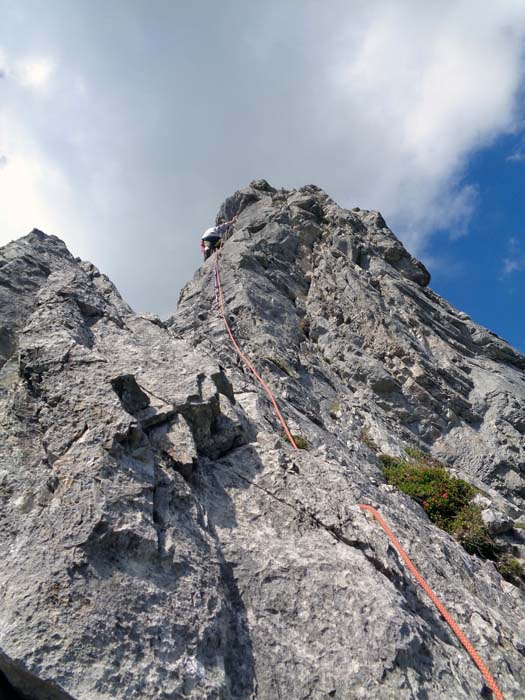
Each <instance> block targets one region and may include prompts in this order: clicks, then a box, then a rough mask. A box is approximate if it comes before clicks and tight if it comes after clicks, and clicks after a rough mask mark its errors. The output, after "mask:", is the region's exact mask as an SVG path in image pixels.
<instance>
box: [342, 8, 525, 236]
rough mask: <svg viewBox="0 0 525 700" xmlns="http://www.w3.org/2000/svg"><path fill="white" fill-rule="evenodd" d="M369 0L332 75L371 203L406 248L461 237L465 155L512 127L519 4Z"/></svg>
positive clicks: (523, 28)
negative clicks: (355, 117) (353, 119)
mask: <svg viewBox="0 0 525 700" xmlns="http://www.w3.org/2000/svg"><path fill="white" fill-rule="evenodd" d="M371 5H372V9H369V10H368V11H366V12H363V13H362V16H361V17H360V18H359V19H360V21H356V22H355V23H354V26H351V27H350V29H349V30H347V42H346V43H347V45H348V48H346V46H345V47H344V49H343V50H342V51H340V54H341V56H340V61H339V65H338V67H337V70H336V71H335V73H334V76H335V80H336V84H337V85H338V87H339V89H340V90H341V91H343V92H344V93H345V94H346V109H347V113H349V114H350V113H352V112H353V113H356V112H357V113H361V115H362V118H361V120H360V121H359V136H360V138H361V140H362V142H363V143H364V144H365V146H366V148H367V149H368V152H369V158H370V159H371V160H372V161H373V162H374V163H375V164H376V166H377V179H378V182H377V185H376V191H375V193H374V194H375V198H376V200H377V204H376V206H379V207H381V208H382V209H384V210H385V214H387V215H390V216H393V217H394V219H395V221H396V222H397V225H398V226H401V227H402V228H403V230H404V232H405V234H406V235H407V236H408V237H409V238H410V239H411V240H412V245H414V244H417V243H418V242H421V241H422V239H424V238H425V236H426V235H427V234H428V233H429V232H430V231H432V230H433V229H436V228H447V227H451V228H453V229H455V230H456V232H459V233H462V232H464V230H465V227H466V225H467V223H468V220H469V218H470V215H471V212H472V210H473V208H474V206H475V198H476V195H475V188H473V186H472V185H469V184H467V185H466V186H465V185H464V184H462V182H461V176H462V174H463V169H464V167H465V165H466V162H467V158H468V156H469V155H470V154H471V153H472V152H473V151H475V150H476V149H478V148H480V147H484V146H488V145H490V144H491V143H492V141H493V140H494V139H495V138H496V137H497V136H499V135H501V134H504V133H512V132H514V131H516V130H517V128H518V127H519V125H520V119H519V115H518V103H517V97H518V92H519V88H520V84H522V80H523V62H522V56H523V39H524V36H525V3H522V2H513V1H512V0H509V1H507V2H501V3H494V4H491V5H490V6H487V7H484V9H483V12H480V11H479V3H477V2H475V1H471V0H459V1H457V2H425V3H420V2H412V1H411V0H405V1H404V2H398V3H395V4H392V3H388V2H376V3H373V4H372V3H371ZM356 26H357V27H358V29H356V28H355V27H356ZM522 120H523V115H522V117H521V121H522ZM350 138H351V137H350ZM374 141H375V143H374ZM360 150H362V148H361V149H360V148H359V146H358V148H357V157H363V156H362V155H361V154H360ZM369 178H370V175H369ZM366 186H368V187H369V189H370V190H371V191H373V189H374V185H373V184H372V183H371V182H369V183H367V185H366Z"/></svg>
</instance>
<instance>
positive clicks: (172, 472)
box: [0, 180, 525, 700]
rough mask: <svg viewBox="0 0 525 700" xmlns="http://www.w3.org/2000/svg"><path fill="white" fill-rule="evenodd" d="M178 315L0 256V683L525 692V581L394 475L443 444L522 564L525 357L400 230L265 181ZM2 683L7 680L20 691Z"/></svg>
mask: <svg viewBox="0 0 525 700" xmlns="http://www.w3.org/2000/svg"><path fill="white" fill-rule="evenodd" d="M233 215H237V216H238V219H237V222H236V224H235V227H234V229H233V231H232V233H231V236H230V238H229V239H228V240H227V242H226V244H225V246H224V248H223V250H222V252H221V256H220V266H221V276H222V281H223V289H224V295H225V301H226V304H227V309H228V317H229V320H230V323H231V326H232V328H233V331H234V333H235V335H236V337H237V339H238V340H239V342H240V343H241V344H242V347H243V350H245V352H246V353H247V354H248V355H249V357H250V358H251V359H252V361H254V362H255V364H256V366H257V367H258V369H259V370H260V371H261V372H262V374H263V375H264V377H265V379H266V380H267V381H268V383H269V384H270V385H271V387H272V389H273V390H274V393H275V394H276V396H277V399H278V401H279V404H280V406H281V409H282V411H283V413H284V414H285V416H286V418H287V420H288V422H289V425H290V427H291V430H292V433H294V434H299V435H301V436H302V437H303V438H304V439H305V440H306V442H307V444H308V450H300V451H299V452H297V451H292V450H291V447H290V446H289V445H288V444H287V442H286V441H285V440H284V438H283V435H282V429H281V428H280V425H279V423H278V422H277V420H276V417H275V414H274V412H273V410H272V407H271V404H270V403H269V401H268V400H267V398H266V397H265V395H264V394H261V392H260V391H259V388H258V386H257V385H256V383H254V380H253V377H252V376H251V374H250V373H249V372H247V370H246V368H245V367H244V366H243V365H242V363H241V362H240V361H239V358H238V356H237V355H236V354H235V352H234V350H233V348H232V347H231V345H230V344H229V341H228V339H227V336H226V333H225V329H224V325H223V323H222V320H221V318H220V316H219V313H218V309H217V304H216V300H215V291H214V280H213V260H209V261H207V262H206V263H205V264H203V265H202V267H201V268H200V269H199V270H198V271H197V273H196V274H195V277H194V279H193V280H192V281H191V282H190V283H189V284H188V285H186V287H185V288H184V290H183V291H182V294H181V299H180V301H179V305H178V309H177V312H176V313H175V315H174V316H173V317H172V318H170V319H169V320H168V321H167V322H162V321H160V320H159V319H158V318H156V317H154V316H149V315H138V314H135V313H133V311H132V310H131V309H130V308H129V306H127V305H126V304H125V302H124V301H123V300H122V299H121V297H120V295H119V293H118V292H117V290H116V289H115V287H114V286H113V285H112V284H111V282H110V281H109V280H108V279H107V278H106V277H105V276H104V275H101V274H100V273H99V272H98V270H97V269H96V268H95V267H94V266H93V265H91V264H90V263H86V262H82V261H80V260H78V259H76V258H73V257H72V256H71V255H70V254H69V252H68V251H67V249H66V248H65V246H64V245H63V244H62V243H61V242H60V241H59V240H58V239H56V238H54V237H50V236H46V235H45V234H43V233H41V232H39V231H34V232H33V233H31V234H29V236H26V237H24V238H22V239H20V240H18V241H16V242H14V243H11V244H9V245H8V246H6V247H5V248H3V249H2V250H1V251H0V302H1V308H2V312H1V318H0V323H1V324H2V325H1V328H0V365H1V369H0V416H1V417H0V421H1V423H0V425H1V431H2V440H1V443H0V553H1V556H2V559H3V562H4V566H3V568H2V571H0V591H1V596H0V598H1V600H2V603H1V612H2V614H1V616H0V620H1V622H0V672H1V676H0V690H2V692H4V694H5V695H6V697H7V694H11V695H12V697H13V698H29V699H30V700H48V699H49V700H66V699H67V700H71V699H72V700H109V698H112V699H113V698H115V699H120V698H122V699H123V700H124V698H126V700H128V699H133V698H141V699H146V700H147V699H149V698H151V699H152V700H153V699H154V698H155V699H161V698H163V699H166V700H168V699H172V700H179V699H182V698H189V699H191V700H205V699H206V700H213V699H214V698H215V699H217V700H218V699H221V700H245V699H246V700H247V699H252V700H255V699H258V700H269V699H270V698H271V699H272V700H273V699H274V698H277V699H278V700H279V699H282V698H287V699H288V698H289V699H290V700H306V699H307V698H308V699H309V700H314V699H315V700H317V699H318V698H319V699H321V698H323V699H325V698H326V699H328V698H339V699H340V700H347V699H349V698H355V699H356V700H357V699H359V700H364V699H372V698H378V697H381V698H384V699H386V700H388V699H390V698H392V700H393V699H394V698H395V699H401V700H404V699H406V700H408V699H412V698H417V699H418V700H419V699H421V700H432V699H433V698H436V699H437V698H443V697H453V698H457V699H458V700H461V699H463V698H478V697H480V692H481V689H482V686H483V682H482V679H481V676H480V674H479V672H478V670H477V669H476V667H475V666H474V665H473V664H472V662H471V660H470V659H469V657H468V656H467V655H466V653H465V652H464V650H463V649H462V648H461V647H460V646H459V644H458V643H457V640H456V639H455V638H454V637H453V636H452V635H451V633H450V631H449V629H448V627H447V626H446V625H445V623H444V622H443V620H442V619H441V618H440V616H439V614H438V613H437V612H436V611H435V610H434V608H433V607H432V606H431V604H430V602H429V601H428V600H427V599H426V597H425V595H424V593H422V592H421V591H420V590H418V589H417V587H416V585H415V583H414V582H413V580H412V579H411V577H410V574H409V573H408V572H407V571H406V569H405V568H404V566H403V564H402V563H401V562H400V560H399V558H398V556H397V554H396V553H395V551H394V550H393V549H392V547H391V546H390V545H389V543H388V540H387V539H386V538H385V536H384V534H383V532H382V531H381V530H380V529H379V528H378V527H377V525H376V524H374V522H372V521H371V520H370V519H369V517H368V516H367V515H366V514H364V513H363V512H362V511H361V510H360V508H359V505H358V504H359V503H369V504H372V505H375V506H377V507H379V509H380V511H381V513H382V514H383V515H384V517H385V518H386V519H387V520H388V522H389V523H390V525H391V527H392V528H393V529H394V531H395V532H396V535H397V536H398V537H399V539H400V540H401V541H402V543H403V545H404V546H405V547H406V549H407V551H408V552H409V554H410V556H411V557H412V558H413V559H414V561H415V562H416V564H417V566H418V567H419V568H420V570H421V572H422V573H423V575H424V576H425V578H427V580H428V581H429V583H430V584H431V585H432V586H433V588H434V589H435V591H436V593H437V594H438V595H439V597H440V598H441V599H442V600H443V602H444V603H445V604H446V605H447V607H448V608H449V609H450V610H451V612H452V613H453V615H454V616H455V617H456V619H457V620H458V622H459V623H460V625H461V626H462V627H463V628H464V630H465V631H466V632H467V634H468V635H469V637H470V639H471V640H472V642H473V643H474V645H475V646H476V648H477V650H478V652H479V653H480V655H481V656H482V657H483V659H484V660H485V661H486V663H487V665H488V666H489V668H490V669H491V672H492V673H493V675H494V676H495V678H496V680H497V681H498V683H499V685H500V686H501V688H502V690H503V692H504V694H505V697H506V698H519V697H520V692H521V688H522V687H524V686H525V672H524V664H523V657H524V655H525V626H524V623H523V603H524V600H525V595H524V593H523V590H522V589H520V588H519V587H517V586H514V585H512V584H511V583H509V582H507V581H505V580H504V579H503V578H502V577H501V575H500V574H499V573H498V571H497V570H496V568H495V566H494V564H493V563H492V562H490V561H486V560H482V559H480V558H478V557H476V556H472V555H469V554H467V553H466V552H465V550H464V549H463V548H462V547H461V546H460V545H459V544H458V542H456V540H455V539H454V538H453V537H451V536H450V535H448V534H446V533H445V532H443V531H442V530H440V529H439V528H437V527H436V526H435V525H433V524H431V523H430V521H429V520H428V518H427V515H426V514H425V512H424V510H423V509H422V508H421V507H420V506H419V505H417V504H416V503H415V502H414V501H413V500H411V499H409V498H408V497H407V496H405V495H403V494H402V493H400V492H399V491H397V490H395V489H394V488H393V487H392V486H388V485H387V484H385V481H384V477H383V473H382V470H381V468H380V465H379V462H378V459H377V456H376V452H378V451H381V452H385V453H388V454H394V455H395V454H402V453H403V452H404V450H405V448H406V447H418V448H423V449H425V450H428V451H429V452H431V453H432V455H433V456H434V457H436V458H439V459H441V460H442V461H443V462H445V463H446V464H447V466H448V467H449V469H450V470H451V472H452V473H454V474H458V475H460V476H462V477H463V478H465V479H466V480H468V481H469V482H470V483H473V484H474V485H476V486H477V487H478V488H480V489H481V490H482V492H483V493H482V494H481V495H479V496H478V498H479V499H480V502H481V503H482V505H483V508H484V511H483V513H484V518H485V520H486V522H487V524H490V527H491V529H492V531H493V532H494V534H495V536H496V537H498V538H499V540H500V542H501V543H502V544H503V545H504V546H506V547H507V548H508V549H509V551H512V553H513V554H514V556H516V557H518V558H521V559H522V560H525V536H524V535H523V532H524V530H523V529H522V528H521V527H520V525H522V524H524V523H525V517H524V514H523V502H524V498H525V480H524V464H525V458H524V456H525V372H524V370H525V358H524V357H523V356H521V355H520V354H519V353H517V352H516V351H515V350H514V349H513V348H511V347H510V346H509V345H508V344H507V343H505V342H504V341H503V340H501V339H500V338H498V337H497V336H495V335H494V334H492V333H490V332H489V331H487V330H485V329H483V328H481V327H480V326H478V325H477V324H475V323H474V322H473V321H472V320H471V319H469V318H468V317H467V316H466V315H465V314H463V313H461V312H458V311H457V310H456V309H454V308H453V307H451V306H450V305H449V304H447V303H446V302H445V301H444V300H443V299H442V298H440V297H439V296H438V295H437V294H435V293H434V292H432V290H431V289H430V288H429V287H428V284H429V281H430V277H429V274H428V272H427V270H426V269H425V268H424V266H423V265H422V264H421V263H420V262H419V261H417V260H415V259H414V258H413V257H412V256H411V255H410V254H409V253H408V252H407V251H406V250H405V248H404V247H403V245H402V244H401V243H400V241H398V240H397V239H396V237H395V236H394V234H393V233H392V232H391V231H390V230H389V229H388V228H387V226H386V224H385V222H384V220H383V219H382V217H381V215H380V214H378V213H377V212H369V211H362V210H359V209H357V208H356V209H353V210H345V209H341V208H340V207H338V206H337V205H336V204H335V203H334V202H333V201H332V200H331V199H330V198H329V197H328V195H326V194H325V193H324V192H323V191H322V190H320V189H319V188H317V187H315V186H307V187H304V188H301V189H300V190H291V191H287V190H276V189H274V188H272V187H271V186H270V185H269V184H268V183H267V182H265V181H263V180H261V181H255V182H253V183H252V184H251V185H250V186H249V187H247V188H244V189H242V190H240V191H239V192H236V193H235V194H234V195H233V196H232V197H230V198H228V199H227V200H226V202H225V203H224V204H223V206H222V207H221V210H220V212H219V215H218V222H220V221H223V220H226V219H228V218H230V217H231V216H233ZM2 683H3V684H4V688H5V689H2V685H1V684H2Z"/></svg>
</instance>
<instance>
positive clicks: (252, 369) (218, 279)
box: [215, 251, 299, 450]
mask: <svg viewBox="0 0 525 700" xmlns="http://www.w3.org/2000/svg"><path fill="white" fill-rule="evenodd" d="M215 280H216V286H217V289H218V292H219V293H218V297H219V306H220V309H221V316H222V320H223V321H224V325H225V326H226V330H227V331H228V335H229V336H230V340H231V341H232V343H233V347H234V348H235V350H236V352H237V354H238V355H239V357H240V358H241V360H242V361H243V362H244V363H245V365H247V367H248V368H249V370H250V372H251V373H252V374H253V375H254V377H255V378H256V379H257V381H258V382H259V384H260V385H261V386H262V388H263V389H264V391H265V392H266V393H267V394H268V397H269V398H270V401H271V402H272V404H273V407H274V409H275V412H276V414H277V417H278V418H279V420H280V421H281V425H282V426H283V428H284V432H285V433H286V436H287V437H288V440H289V441H290V444H291V446H292V447H293V448H294V450H298V449H299V448H298V447H297V444H296V442H295V440H294V439H293V435H292V433H291V432H290V430H289V429H288V425H287V424H286V421H285V420H284V418H283V415H282V413H281V411H280V410H279V406H278V405H277V401H276V400H275V396H274V395H273V394H272V391H271V389H270V387H269V386H268V384H266V382H265V381H264V379H263V378H262V377H261V375H260V374H259V373H258V372H257V370H256V369H255V367H254V366H253V365H252V363H251V362H250V360H249V359H248V358H247V357H246V355H244V353H243V352H242V350H241V348H240V347H239V346H238V345H237V341H236V340H235V338H234V337H233V333H232V331H231V328H230V326H229V324H228V319H227V318H226V312H225V311H224V298H223V294H222V284H221V274H220V272H219V252H218V251H217V253H215Z"/></svg>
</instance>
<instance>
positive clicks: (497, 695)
mask: <svg viewBox="0 0 525 700" xmlns="http://www.w3.org/2000/svg"><path fill="white" fill-rule="evenodd" d="M221 247H222V246H221ZM219 254H220V250H217V252H216V253H215V262H214V271H215V290H216V297H217V299H218V302H219V307H220V312H221V316H222V320H223V322H224V325H225V327H226V331H227V333H228V335H229V336H230V340H231V341H232V343H233V347H234V348H235V351H236V352H237V354H238V355H239V357H240V358H241V359H242V361H243V362H244V363H245V364H246V366H247V367H248V368H249V370H250V371H251V373H252V374H253V375H254V377H255V378H256V379H257V381H258V382H259V384H260V385H261V386H262V388H263V389H264V391H265V392H266V393H267V394H268V397H269V398H270V401H271V402H272V404H273V407H274V409H275V412H276V414H277V417H278V418H279V420H280V422H281V425H282V426H283V428H284V431H285V433H286V435H287V437H288V440H289V441H290V444H291V445H292V447H293V449H294V450H298V449H299V448H298V447H297V444H296V442H295V440H294V439H293V436H292V434H291V433H290V430H289V429H288V425H287V424H286V421H285V419H284V418H283V415H282V413H281V411H280V410H279V406H278V405H277V401H276V400H275V397H274V395H273V394H272V391H271V389H270V387H269V386H268V385H267V384H266V382H265V381H264V379H263V378H262V377H261V376H260V374H259V373H258V372H257V370H256V369H255V367H254V366H253V364H252V363H251V362H250V360H249V359H248V358H247V357H246V355H244V353H243V352H242V350H241V349H240V347H239V345H238V344H237V341H236V340H235V338H234V335H233V333H232V331H231V328H230V325H229V323H228V319H227V318H226V312H225V309H224V296H223V292H222V284H221V274H220V270H219ZM359 507H360V508H361V509H362V510H364V511H368V512H369V513H370V514H371V515H372V516H373V517H374V518H375V520H377V522H378V523H379V525H380V526H381V527H382V528H383V530H384V531H385V533H386V535H387V537H388V539H389V540H390V542H391V543H392V544H393V545H394V547H395V549H396V551H397V552H398V554H399V556H400V557H401V559H403V561H404V562H405V564H406V565H407V567H408V569H409V571H410V573H411V574H412V575H413V576H414V578H415V579H416V581H417V582H418V584H419V585H420V586H421V588H422V589H423V590H424V591H425V593H426V594H427V595H428V597H429V598H430V600H431V601H432V602H433V603H434V605H435V606H436V608H437V609H438V611H439V613H440V614H441V616H442V617H443V619H444V620H445V622H446V623H447V624H448V625H449V627H450V629H451V630H452V631H453V632H454V634H455V635H456V637H457V638H458V640H459V641H460V642H461V644H462V645H463V646H464V647H465V649H466V650H467V652H468V653H469V655H470V657H471V659H472V661H473V662H474V663H475V664H476V666H477V667H478V669H479V671H480V672H481V675H482V676H483V678H484V679H485V681H486V683H487V685H488V687H489V688H490V689H491V690H492V692H493V693H494V700H504V697H503V693H502V692H501V690H500V689H499V687H498V685H497V683H496V681H495V680H494V678H493V677H492V675H491V673H490V671H489V670H488V668H487V667H486V665H485V664H484V663H483V661H482V659H481V657H480V656H479V654H478V653H477V651H476V650H475V649H474V647H473V646H472V644H471V643H470V641H469V639H468V637H467V636H466V634H465V633H464V632H463V631H462V630H461V628H460V626H459V625H458V623H457V622H456V621H455V620H454V618H453V617H452V615H451V614H450V613H449V611H448V610H447V608H446V607H445V606H444V605H443V603H442V602H441V601H440V600H439V598H438V597H437V595H436V594H435V593H434V591H433V590H432V589H431V588H430V586H429V585H428V583H427V582H426V581H425V579H424V578H423V576H422V575H421V574H420V573H419V571H418V569H417V568H416V566H415V565H414V563H413V562H412V560H411V559H410V557H409V556H408V554H407V553H406V552H405V550H404V549H403V547H402V546H401V544H400V542H399V540H398V539H397V537H396V536H395V535H394V533H393V532H392V530H391V529H390V527H389V526H388V524H387V523H386V521H385V520H384V518H383V517H382V516H381V515H380V514H379V512H378V511H377V510H376V509H375V508H374V507H373V506H369V505H365V504H359Z"/></svg>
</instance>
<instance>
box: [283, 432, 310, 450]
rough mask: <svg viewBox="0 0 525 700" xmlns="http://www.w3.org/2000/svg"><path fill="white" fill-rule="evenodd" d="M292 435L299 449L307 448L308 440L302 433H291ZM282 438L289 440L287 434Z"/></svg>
mask: <svg viewBox="0 0 525 700" xmlns="http://www.w3.org/2000/svg"><path fill="white" fill-rule="evenodd" d="M292 437H293V440H294V442H295V444H296V445H297V447H298V448H299V449H300V450H307V449H308V441H307V439H306V438H305V437H303V436H302V435H294V433H292ZM284 439H285V440H286V442H290V440H289V438H288V435H286V434H285V436H284ZM290 444H291V443H290Z"/></svg>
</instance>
